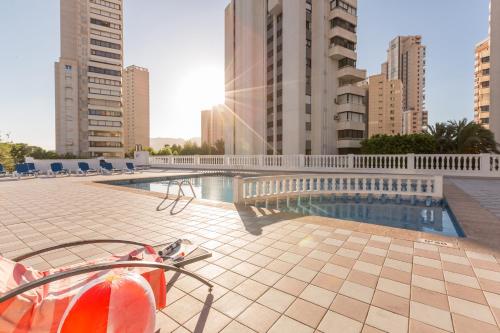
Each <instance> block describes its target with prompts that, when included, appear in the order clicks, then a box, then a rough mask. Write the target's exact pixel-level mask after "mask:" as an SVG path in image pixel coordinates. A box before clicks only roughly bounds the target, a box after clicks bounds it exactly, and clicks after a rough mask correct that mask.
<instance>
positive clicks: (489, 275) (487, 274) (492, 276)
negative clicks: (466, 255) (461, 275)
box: [474, 268, 500, 282]
mask: <svg viewBox="0 0 500 333" xmlns="http://www.w3.org/2000/svg"><path fill="white" fill-rule="evenodd" d="M474 271H475V272H476V275H477V277H478V278H483V279H488V280H492V281H495V282H500V272H495V271H490V270H487V269H482V268H474Z"/></svg>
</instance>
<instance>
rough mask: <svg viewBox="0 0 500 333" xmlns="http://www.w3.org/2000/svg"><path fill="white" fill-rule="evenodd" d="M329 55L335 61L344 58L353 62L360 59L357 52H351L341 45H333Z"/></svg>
mask: <svg viewBox="0 0 500 333" xmlns="http://www.w3.org/2000/svg"><path fill="white" fill-rule="evenodd" d="M328 55H329V56H330V58H332V59H333V60H340V59H342V58H350V59H353V60H356V59H358V55H357V54H356V51H354V50H350V49H348V48H345V47H343V46H340V45H335V44H332V45H331V46H330V49H329V51H328Z"/></svg>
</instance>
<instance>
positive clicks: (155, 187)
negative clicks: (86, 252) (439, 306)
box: [109, 175, 463, 237]
mask: <svg viewBox="0 0 500 333" xmlns="http://www.w3.org/2000/svg"><path fill="white" fill-rule="evenodd" d="M172 180H177V181H178V182H180V181H182V180H189V181H190V182H191V184H192V185H193V189H194V192H195V194H196V197H197V198H201V199H206V200H216V201H223V202H229V203H231V202H233V177H232V176H221V175H201V176H196V177H190V178H186V177H165V178H155V179H132V180H125V181H113V182H109V183H110V184H113V185H119V186H124V187H128V188H135V189H141V190H146V191H152V192H158V193H164V194H165V193H166V192H167V187H168V184H169V182H170V181H172ZM178 189H179V188H178V186H177V185H173V183H172V186H171V188H170V193H172V194H177V192H178ZM182 189H183V191H184V193H185V194H186V195H188V196H189V195H190V193H191V190H190V188H189V185H183V186H182ZM265 206H266V204H265V203H264V202H262V201H261V202H258V203H257V207H261V208H262V207H265ZM267 208H272V209H279V210H280V211H283V212H290V213H297V214H302V215H314V216H324V217H331V218H337V219H341V220H350V221H356V222H363V223H370V224H378V225H383V226H388V227H394V228H401V229H408V230H415V231H424V232H431V233H437V234H441V235H446V236H454V237H463V232H462V230H461V229H460V226H459V225H458V223H457V222H456V221H455V219H454V217H453V214H452V212H451V210H450V209H449V207H448V206H447V204H446V202H445V201H442V200H441V201H433V202H429V201H428V202H425V201H423V200H415V199H414V200H402V199H398V200H396V199H390V198H379V199H377V198H373V197H368V198H366V197H365V198H362V197H359V196H347V195H343V196H334V195H329V196H321V197H312V198H309V196H305V197H301V198H290V199H289V200H288V201H287V200H279V201H278V202H276V200H270V201H269V202H268V203H267Z"/></svg>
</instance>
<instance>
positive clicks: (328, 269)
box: [321, 263, 350, 279]
mask: <svg viewBox="0 0 500 333" xmlns="http://www.w3.org/2000/svg"><path fill="white" fill-rule="evenodd" d="M349 271H350V270H349V269H348V268H345V267H342V266H339V265H335V264H330V263H327V264H326V265H325V266H324V267H323V269H321V272H322V273H325V274H329V275H333V276H336V277H338V278H340V279H346V278H347V275H349Z"/></svg>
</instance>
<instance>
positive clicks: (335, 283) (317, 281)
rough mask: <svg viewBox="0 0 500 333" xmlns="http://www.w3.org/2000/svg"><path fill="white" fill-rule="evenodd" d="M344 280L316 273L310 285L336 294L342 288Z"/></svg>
mask: <svg viewBox="0 0 500 333" xmlns="http://www.w3.org/2000/svg"><path fill="white" fill-rule="evenodd" d="M343 283H344V280H342V279H339V278H338V277H335V276H333V275H328V274H323V273H318V274H317V275H316V277H315V278H314V279H313V280H312V281H311V284H313V285H315V286H318V287H321V288H323V289H327V290H330V291H334V292H338V291H339V290H340V288H341V287H342V284H343Z"/></svg>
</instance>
